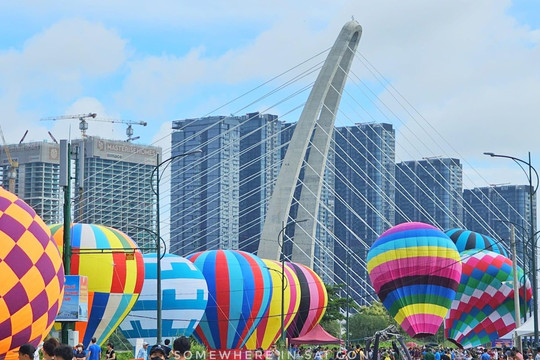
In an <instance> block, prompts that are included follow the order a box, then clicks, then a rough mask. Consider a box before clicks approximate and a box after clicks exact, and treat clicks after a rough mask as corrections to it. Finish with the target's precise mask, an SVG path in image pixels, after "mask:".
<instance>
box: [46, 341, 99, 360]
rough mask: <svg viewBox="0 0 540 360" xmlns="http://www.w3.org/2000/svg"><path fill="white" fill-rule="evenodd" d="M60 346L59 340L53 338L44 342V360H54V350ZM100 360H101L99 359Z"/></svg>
mask: <svg viewBox="0 0 540 360" xmlns="http://www.w3.org/2000/svg"><path fill="white" fill-rule="evenodd" d="M58 345H60V343H59V342H58V340H56V339H55V338H53V337H51V338H48V339H47V340H45V341H44V342H43V346H42V347H41V353H42V354H43V359H45V360H53V357H54V349H56V347H57V346H58ZM98 360H99V359H98Z"/></svg>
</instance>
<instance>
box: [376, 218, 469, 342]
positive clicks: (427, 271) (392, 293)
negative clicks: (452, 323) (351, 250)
mask: <svg viewBox="0 0 540 360" xmlns="http://www.w3.org/2000/svg"><path fill="white" fill-rule="evenodd" d="M367 268H368V272H369V277H370V279H371V283H372V284H373V287H374V289H375V292H376V293H377V295H378V296H379V299H381V301H382V303H383V304H384V306H385V307H386V309H387V310H388V312H389V313H390V315H392V316H393V317H394V319H395V320H396V321H397V323H398V324H400V325H401V327H402V328H403V329H404V330H405V331H406V332H407V333H408V334H409V335H410V336H412V337H416V338H418V337H424V336H428V335H434V334H435V333H436V332H437V330H438V329H439V327H440V325H441V323H442V321H443V319H444V317H445V316H446V313H447V312H448V309H449V308H450V305H451V304H452V300H454V297H455V295H456V290H457V288H458V285H459V279H460V276H461V260H460V257H459V253H458V251H457V249H456V245H455V244H454V243H453V242H452V240H450V238H449V237H448V236H447V235H446V234H445V233H443V232H442V231H440V230H438V229H437V228H435V227H434V226H432V225H428V224H424V223H420V222H410V223H403V224H399V225H396V226H394V227H393V228H391V229H389V230H387V231H385V232H384V233H383V234H382V235H381V236H380V237H379V238H378V239H377V240H376V241H375V242H374V243H373V245H372V246H371V248H370V250H369V252H368V256H367Z"/></svg>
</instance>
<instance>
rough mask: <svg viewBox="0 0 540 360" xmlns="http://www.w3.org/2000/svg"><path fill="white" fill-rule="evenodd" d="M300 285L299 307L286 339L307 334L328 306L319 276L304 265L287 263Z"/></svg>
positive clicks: (324, 289) (324, 288) (326, 296)
mask: <svg viewBox="0 0 540 360" xmlns="http://www.w3.org/2000/svg"><path fill="white" fill-rule="evenodd" d="M289 266H291V267H292V268H293V269H294V272H295V274H296V276H297V277H298V281H299V283H300V306H299V307H298V312H297V313H296V315H295V317H294V319H293V320H292V323H291V324H290V325H289V327H288V328H287V337H289V338H296V337H299V336H303V335H305V334H307V333H308V332H309V331H310V330H311V329H313V328H314V327H315V326H316V325H317V324H318V323H319V322H320V321H321V319H322V317H323V316H324V313H325V311H326V305H328V293H327V292H326V287H325V286H324V283H323V282H322V280H321V278H320V277H319V275H317V274H316V273H315V272H314V271H313V270H311V269H310V268H308V267H307V266H305V265H302V264H298V263H289Z"/></svg>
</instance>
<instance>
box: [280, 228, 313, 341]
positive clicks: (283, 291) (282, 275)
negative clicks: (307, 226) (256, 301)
mask: <svg viewBox="0 0 540 360" xmlns="http://www.w3.org/2000/svg"><path fill="white" fill-rule="evenodd" d="M307 220H308V219H302V220H292V221H290V222H289V223H288V224H286V225H284V226H283V223H282V224H281V225H282V229H281V230H280V231H279V233H278V238H277V240H278V245H279V248H280V252H281V328H280V329H281V342H282V344H283V346H284V347H285V350H286V343H285V341H286V339H285V254H284V253H283V245H284V244H283V235H284V234H283V233H284V231H285V230H287V228H288V227H289V225H293V224H300V223H303V222H306V221H307ZM280 240H281V241H280Z"/></svg>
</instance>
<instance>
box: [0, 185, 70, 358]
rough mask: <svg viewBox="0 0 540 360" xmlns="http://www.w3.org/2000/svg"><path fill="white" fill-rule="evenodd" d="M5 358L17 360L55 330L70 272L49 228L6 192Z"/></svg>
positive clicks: (1, 226) (1, 327) (1, 209)
mask: <svg viewBox="0 0 540 360" xmlns="http://www.w3.org/2000/svg"><path fill="white" fill-rule="evenodd" d="M0 274H1V276H2V280H1V281H0V359H4V358H7V359H15V358H17V352H16V350H17V349H18V348H19V346H21V345H23V344H25V343H31V344H33V345H34V346H37V345H38V344H39V343H40V342H41V341H42V339H43V338H44V337H45V336H46V335H47V334H48V333H49V331H50V330H51V328H52V326H53V324H54V319H55V318H56V315H57V314H58V311H59V310H60V306H61V304H62V300H63V296H64V279H65V277H64V267H63V265H62V258H61V256H60V252H59V251H58V247H57V246H56V244H55V242H54V241H53V239H52V237H51V232H50V230H49V228H48V227H47V226H46V225H45V223H44V222H43V220H42V219H41V218H40V217H39V216H38V215H37V214H36V212H35V211H34V209H32V208H31V207H30V206H29V205H28V204H26V203H25V202H24V201H22V200H21V199H20V198H18V197H17V196H16V195H14V194H12V193H10V192H8V191H7V190H5V189H3V188H2V187H0Z"/></svg>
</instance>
